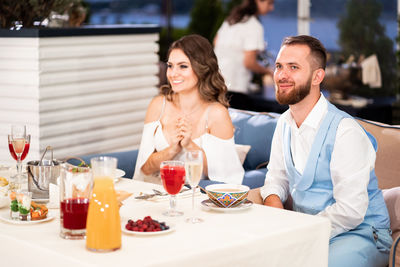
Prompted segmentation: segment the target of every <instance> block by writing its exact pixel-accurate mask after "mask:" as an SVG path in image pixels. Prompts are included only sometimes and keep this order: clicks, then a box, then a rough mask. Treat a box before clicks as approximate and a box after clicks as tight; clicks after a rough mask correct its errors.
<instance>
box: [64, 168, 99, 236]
mask: <svg viewBox="0 0 400 267" xmlns="http://www.w3.org/2000/svg"><path fill="white" fill-rule="evenodd" d="M92 185H93V177H92V172H91V170H90V168H89V167H76V166H72V165H69V164H65V165H64V166H63V169H62V171H61V179H60V236H61V237H63V238H65V239H84V238H85V235H86V219H87V214H88V208H89V198H90V193H91V191H92Z"/></svg>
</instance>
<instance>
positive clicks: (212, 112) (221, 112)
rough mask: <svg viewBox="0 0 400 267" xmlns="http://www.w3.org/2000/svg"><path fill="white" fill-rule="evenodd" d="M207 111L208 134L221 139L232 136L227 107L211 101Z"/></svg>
mask: <svg viewBox="0 0 400 267" xmlns="http://www.w3.org/2000/svg"><path fill="white" fill-rule="evenodd" d="M208 112H209V113H208V121H209V130H210V134H212V135H214V136H216V137H219V138H222V139H230V138H232V136H233V125H232V120H231V117H230V116H229V112H228V109H227V108H226V107H225V106H224V105H222V104H220V103H213V104H211V105H210V107H209V111H208Z"/></svg>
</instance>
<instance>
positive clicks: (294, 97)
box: [275, 77, 311, 105]
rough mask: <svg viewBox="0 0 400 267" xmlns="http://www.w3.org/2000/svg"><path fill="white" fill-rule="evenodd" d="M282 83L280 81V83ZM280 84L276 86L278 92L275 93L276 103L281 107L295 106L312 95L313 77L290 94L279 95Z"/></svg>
mask: <svg viewBox="0 0 400 267" xmlns="http://www.w3.org/2000/svg"><path fill="white" fill-rule="evenodd" d="M279 82H280V81H279ZM279 82H278V84H277V85H275V86H276V88H277V90H276V92H275V96H276V101H278V103H279V104H281V105H294V104H297V103H299V102H300V101H301V100H303V99H304V98H305V97H306V96H308V94H309V93H310V89H311V77H310V78H309V79H308V81H307V82H305V83H304V84H301V85H299V86H296V85H295V87H294V88H293V89H292V90H291V91H290V92H288V93H286V91H285V93H284V94H283V93H279Z"/></svg>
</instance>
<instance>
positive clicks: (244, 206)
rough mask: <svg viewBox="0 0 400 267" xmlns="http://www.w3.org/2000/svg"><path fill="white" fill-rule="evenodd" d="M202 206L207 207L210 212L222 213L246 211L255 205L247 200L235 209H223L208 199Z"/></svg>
mask: <svg viewBox="0 0 400 267" xmlns="http://www.w3.org/2000/svg"><path fill="white" fill-rule="evenodd" d="M201 205H203V207H205V208H206V209H210V210H215V211H220V212H235V211H240V210H246V209H248V208H250V207H251V206H252V205H253V202H252V201H251V200H248V199H246V200H245V201H244V202H243V203H242V204H240V205H238V206H236V207H233V208H222V207H218V206H217V205H215V204H214V203H213V202H212V201H211V200H209V199H206V200H203V201H202V202H201Z"/></svg>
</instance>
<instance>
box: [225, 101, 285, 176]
mask: <svg viewBox="0 0 400 267" xmlns="http://www.w3.org/2000/svg"><path fill="white" fill-rule="evenodd" d="M229 114H230V116H231V119H232V122H233V125H234V127H235V143H237V144H242V145H250V146H251V149H250V151H249V153H248V154H247V157H246V160H245V161H244V164H243V167H244V169H245V170H254V169H256V167H257V166H258V165H259V164H260V163H263V162H266V161H268V160H269V156H270V151H271V142H272V136H273V135H274V131H275V127H276V122H277V120H278V117H279V114H277V113H260V112H250V111H242V110H237V109H232V108H230V109H229Z"/></svg>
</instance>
